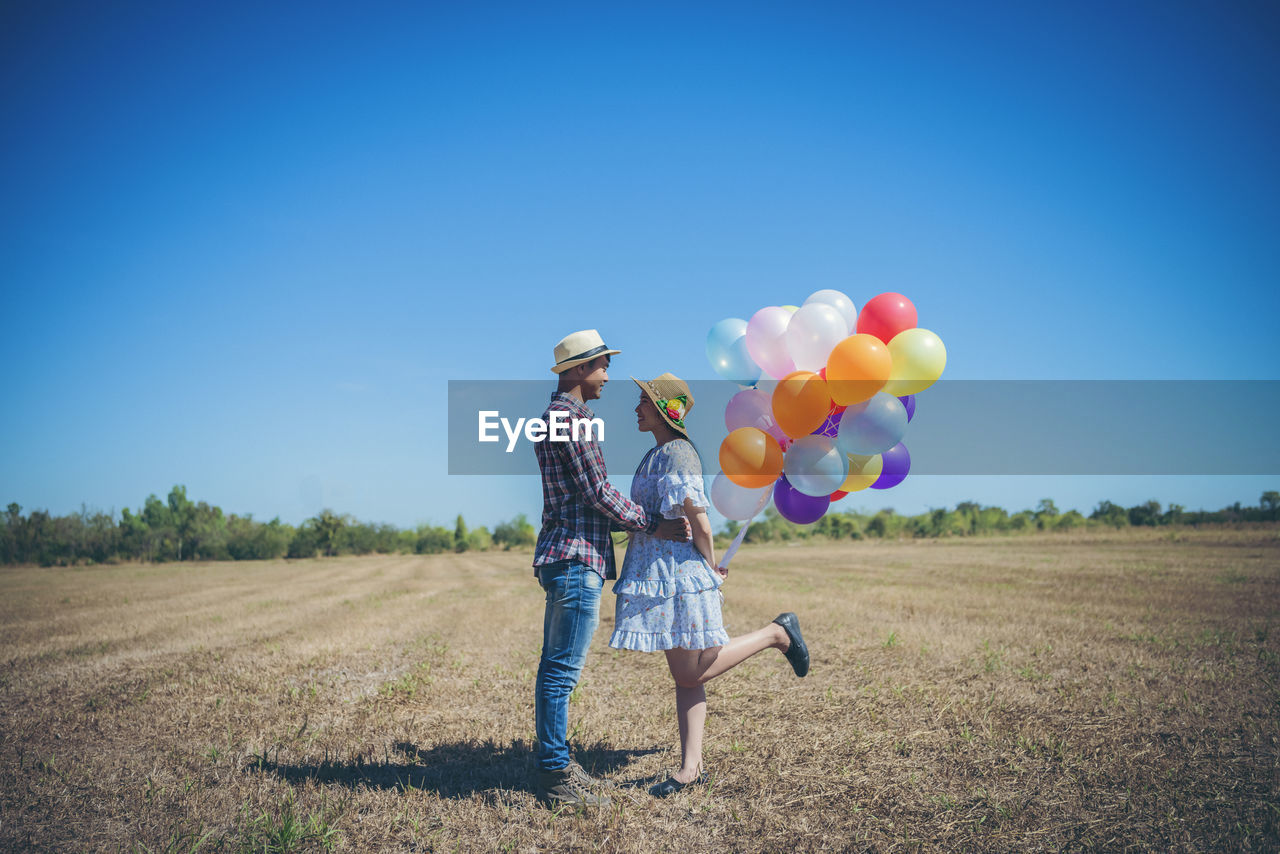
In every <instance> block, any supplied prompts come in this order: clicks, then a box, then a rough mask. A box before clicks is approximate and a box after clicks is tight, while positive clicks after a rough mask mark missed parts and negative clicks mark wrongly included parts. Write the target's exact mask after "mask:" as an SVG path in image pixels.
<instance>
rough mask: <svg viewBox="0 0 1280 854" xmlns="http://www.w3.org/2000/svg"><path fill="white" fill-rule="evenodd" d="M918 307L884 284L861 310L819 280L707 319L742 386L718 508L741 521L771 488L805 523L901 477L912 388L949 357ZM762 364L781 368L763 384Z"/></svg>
mask: <svg viewBox="0 0 1280 854" xmlns="http://www.w3.org/2000/svg"><path fill="white" fill-rule="evenodd" d="M916 319H917V318H916V308H915V306H914V305H912V303H911V301H910V300H909V299H907V298H906V297H904V296H903V295H902V294H896V293H884V294H880V295H879V296H876V297H873V298H872V299H871V300H870V301H869V302H868V303H867V304H866V305H864V306H863V307H862V311H861V312H858V311H856V310H855V308H854V305H853V302H852V300H850V299H849V297H848V296H846V295H845V294H843V293H841V292H840V291H835V290H822V291H818V292H817V293H815V294H813V295H812V296H810V297H809V298H808V299H807V300H805V302H804V305H802V306H790V305H788V306H768V307H767V308H762V309H760V310H759V311H757V312H756V313H755V314H754V315H752V317H751V319H750V320H742V319H740V318H736V317H731V318H727V319H725V320H722V321H720V322H719V323H717V324H716V325H715V326H713V327H711V331H710V332H709V333H708V334H707V358H708V359H709V360H710V362H711V366H712V367H713V368H714V369H715V371H716V373H717V374H719V375H720V376H721V377H723V378H725V379H727V380H732V381H733V382H735V383H737V384H738V385H740V386H742V390H741V391H739V392H738V393H737V394H735V395H734V396H733V398H732V399H730V400H729V403H728V405H726V406H725V413H724V421H725V427H727V428H728V430H729V435H728V436H727V437H725V439H724V441H723V442H722V443H721V444H720V469H721V472H720V474H718V475H717V476H716V479H715V480H714V481H713V482H712V485H711V501H712V503H713V504H715V506H716V509H717V510H719V511H720V512H721V513H722V514H724V516H725V518H727V519H734V520H737V521H748V520H750V519H751V518H752V517H754V516H755V515H756V514H757V513H759V512H760V511H761V510H763V509H764V508H765V506H766V505H767V504H768V503H769V499H770V497H772V498H773V503H774V506H775V507H776V508H777V510H778V513H779V515H781V516H782V517H783V518H784V519H787V520H789V521H791V522H795V523H797V524H801V525H806V524H810V523H813V522H816V521H818V520H819V519H821V518H822V516H823V515H824V514H825V513H826V512H827V509H828V508H829V507H830V505H831V502H832V501H839V500H840V499H841V498H844V497H845V496H846V495H847V494H849V493H850V492H856V491H858V490H862V489H867V488H871V489H889V488H891V487H894V486H897V485H898V484H899V483H901V482H902V481H903V479H904V478H906V476H907V472H908V471H909V470H910V468H911V456H910V454H908V453H907V449H906V446H905V445H903V444H902V439H903V437H904V436H905V435H906V432H907V424H908V422H910V421H911V419H912V417H913V416H914V415H915V408H916V401H915V395H916V394H917V393H919V392H921V391H924V390H925V389H927V388H928V387H929V386H931V385H933V384H934V383H935V382H937V380H938V377H940V376H942V371H943V369H944V368H945V367H946V363H947V351H946V348H945V347H944V346H943V344H942V339H940V338H939V337H938V336H937V335H935V334H934V333H932V332H930V331H929V330H928V329H921V328H920V327H918V326H917V325H916ZM764 375H768V376H769V377H771V378H773V379H776V380H777V383H776V385H774V386H773V388H772V390H771V391H769V390H766V389H764V388H761V387H759V386H760V381H761V378H762V376H764ZM744 530H745V529H744Z"/></svg>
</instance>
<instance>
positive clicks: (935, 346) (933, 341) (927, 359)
mask: <svg viewBox="0 0 1280 854" xmlns="http://www.w3.org/2000/svg"><path fill="white" fill-rule="evenodd" d="M889 355H891V356H892V357H893V370H892V371H891V372H890V374H889V381H888V382H887V383H885V384H884V389H883V391H887V392H888V393H889V394H892V395H894V396H895V397H904V396H906V395H908V394H915V393H917V392H921V391H924V390H925V389H927V388H928V387H929V386H931V385H933V384H934V383H936V382H937V381H938V377H940V376H942V371H943V369H944V368H946V366H947V348H946V347H944V346H943V345H942V339H941V338H939V337H938V336H937V335H935V334H934V333H932V332H930V331H929V330H928V329H921V328H919V327H916V328H915V329H904V330H902V331H901V332H899V333H898V334H897V335H895V336H893V340H892V341H890V342H889Z"/></svg>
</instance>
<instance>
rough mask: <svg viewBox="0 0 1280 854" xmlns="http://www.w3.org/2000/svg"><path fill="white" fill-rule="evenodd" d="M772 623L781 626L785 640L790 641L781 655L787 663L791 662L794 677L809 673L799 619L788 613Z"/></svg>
mask: <svg viewBox="0 0 1280 854" xmlns="http://www.w3.org/2000/svg"><path fill="white" fill-rule="evenodd" d="M774 622H775V623H777V624H778V625H780V626H782V629H783V631H785V632H786V633H787V639H788V640H790V641H791V644H790V646H788V647H787V651H786V652H784V653H783V655H785V656H786V657H787V661H789V662H791V669H792V670H794V671H795V672H796V675H797V676H804V675H805V674H806V673H808V672H809V647H807V646H805V642H804V635H802V634H800V618H799V617H797V616H796V615H795V614H793V613H791V612H790V611H788V612H787V613H785V614H779V615H778V616H777V619H775V620H774Z"/></svg>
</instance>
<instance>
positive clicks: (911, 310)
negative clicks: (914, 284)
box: [856, 293, 916, 344]
mask: <svg viewBox="0 0 1280 854" xmlns="http://www.w3.org/2000/svg"><path fill="white" fill-rule="evenodd" d="M915 327H916V307H915V306H914V305H912V304H911V300H909V299H907V298H906V297H904V296H903V295H902V294H895V293H887V294H878V295H877V296H874V297H872V298H871V299H870V300H868V301H867V304H866V305H864V306H863V307H862V311H860V312H858V325H857V327H856V331H858V332H860V333H863V334H866V335H874V336H876V337H877V338H879V339H880V340H881V341H883V342H884V343H886V344H888V343H889V342H890V341H892V340H893V336H895V335H897V334H898V333H899V332H901V331H902V330H904V329H915Z"/></svg>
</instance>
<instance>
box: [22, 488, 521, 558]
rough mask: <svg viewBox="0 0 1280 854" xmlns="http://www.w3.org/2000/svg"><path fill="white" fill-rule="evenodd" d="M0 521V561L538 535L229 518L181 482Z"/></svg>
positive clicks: (297, 554) (268, 554) (448, 548)
mask: <svg viewBox="0 0 1280 854" xmlns="http://www.w3.org/2000/svg"><path fill="white" fill-rule="evenodd" d="M3 521H4V524H3V525H0V563H3V564H19V563H38V564H40V565H41V566H53V565H60V566H67V565H72V564H79V563H114V562H118V561H125V560H134V561H180V560H271V559H275V558H283V557H290V558H309V557H317V556H335V555H348V554H354V555H363V554H372V553H374V552H381V553H385V554H390V553H401V554H437V553H440V552H461V551H469V550H472V549H475V550H488V549H493V548H507V549H509V548H512V547H513V546H531V545H533V543H534V540H535V539H536V537H537V532H536V531H535V530H534V528H533V525H531V524H529V522H528V520H527V519H526V518H525V517H524V515H523V514H521V515H519V516H516V517H515V518H514V519H512V520H510V521H508V522H503V523H502V524H500V525H497V526H495V527H494V529H493V530H492V531H489V530H488V529H487V528H484V527H479V528H474V529H468V528H467V525H466V522H465V521H464V520H463V518H462V516H458V519H457V523H456V524H455V525H454V526H453V527H452V528H448V527H445V526H441V525H419V526H418V527H416V528H406V529H401V528H396V527H395V526H394V525H386V524H373V523H369V522H360V521H358V520H356V519H354V518H352V517H351V516H350V515H347V514H338V513H335V512H333V511H332V510H322V511H321V512H320V513H319V514H317V515H316V516H313V517H312V518H310V519H307V520H306V521H304V522H303V523H302V524H301V525H298V526H296V527H295V526H294V525H289V524H287V523H284V522H281V521H280V519H279V517H277V518H275V519H272V520H271V521H270V522H260V521H258V520H257V519H254V518H253V515H252V514H246V515H244V516H237V515H236V514H234V513H233V514H231V515H226V514H224V513H223V512H222V508H220V507H217V506H211V505H209V504H208V503H206V502H204V501H198V502H196V501H192V500H191V499H189V498H188V497H187V489H186V487H185V486H175V487H174V488H173V489H172V490H171V491H170V492H169V496H168V499H167V500H166V501H161V500H160V499H159V498H157V497H156V496H155V495H151V496H148V497H147V500H146V501H145V502H144V503H143V505H142V508H141V509H139V510H137V511H132V510H130V509H128V508H125V509H124V510H123V511H121V513H120V518H119V519H116V518H114V517H113V516H112V515H111V514H108V513H103V512H101V511H95V512H90V511H88V510H86V509H81V511H80V512H79V513H73V514H71V515H68V516H52V515H50V514H49V512H48V511H46V510H33V511H31V513H30V514H27V515H23V513H22V508H21V507H20V506H19V505H17V504H10V505H9V506H8V508H7V510H6V512H5V515H4V520H3Z"/></svg>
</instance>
